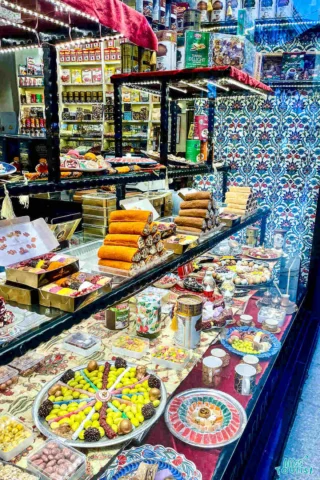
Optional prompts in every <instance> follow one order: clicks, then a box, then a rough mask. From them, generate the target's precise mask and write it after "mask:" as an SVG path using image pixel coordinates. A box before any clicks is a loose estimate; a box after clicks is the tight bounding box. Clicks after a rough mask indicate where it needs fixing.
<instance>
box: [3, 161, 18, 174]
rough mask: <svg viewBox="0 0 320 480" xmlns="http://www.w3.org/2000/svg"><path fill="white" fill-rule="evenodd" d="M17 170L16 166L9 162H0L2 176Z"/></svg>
mask: <svg viewBox="0 0 320 480" xmlns="http://www.w3.org/2000/svg"><path fill="white" fill-rule="evenodd" d="M16 171H17V169H16V167H14V166H13V165H9V163H5V162H0V177H6V176H7V175H12V174H13V173H15V172H16Z"/></svg>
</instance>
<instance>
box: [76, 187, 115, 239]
mask: <svg viewBox="0 0 320 480" xmlns="http://www.w3.org/2000/svg"><path fill="white" fill-rule="evenodd" d="M114 210H116V197H115V195H112V194H108V193H97V194H93V195H84V196H83V201H82V216H83V233H84V235H85V236H86V235H88V236H94V237H104V236H105V235H106V234H107V232H108V221H109V217H110V214H111V212H113V211H114Z"/></svg>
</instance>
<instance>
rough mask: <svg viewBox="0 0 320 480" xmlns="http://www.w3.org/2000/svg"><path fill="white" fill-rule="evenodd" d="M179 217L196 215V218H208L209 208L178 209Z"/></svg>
mask: <svg viewBox="0 0 320 480" xmlns="http://www.w3.org/2000/svg"><path fill="white" fill-rule="evenodd" d="M179 216H180V217H197V218H209V216H210V212H209V210H204V209H201V208H186V209H184V210H180V211H179Z"/></svg>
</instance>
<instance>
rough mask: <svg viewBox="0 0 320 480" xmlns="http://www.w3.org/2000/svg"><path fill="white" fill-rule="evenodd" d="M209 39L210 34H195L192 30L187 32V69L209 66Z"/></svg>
mask: <svg viewBox="0 0 320 480" xmlns="http://www.w3.org/2000/svg"><path fill="white" fill-rule="evenodd" d="M209 39H210V33H208V32H195V31H192V30H189V31H187V32H186V42H185V46H186V47H185V50H186V53H185V55H186V57H185V67H186V68H197V67H207V66H208V55H209Z"/></svg>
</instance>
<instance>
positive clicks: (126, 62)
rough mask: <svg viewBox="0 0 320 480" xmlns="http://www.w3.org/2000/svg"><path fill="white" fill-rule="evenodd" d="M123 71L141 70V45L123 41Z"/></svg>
mask: <svg viewBox="0 0 320 480" xmlns="http://www.w3.org/2000/svg"><path fill="white" fill-rule="evenodd" d="M120 48H121V72H122V73H131V72H138V71H139V47H138V46H137V45H134V44H133V43H130V42H125V43H121V45H120Z"/></svg>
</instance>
